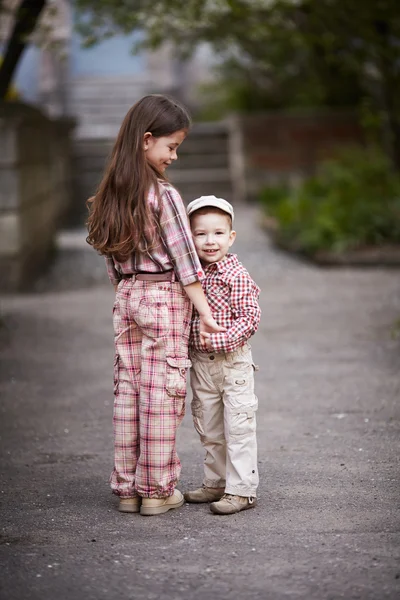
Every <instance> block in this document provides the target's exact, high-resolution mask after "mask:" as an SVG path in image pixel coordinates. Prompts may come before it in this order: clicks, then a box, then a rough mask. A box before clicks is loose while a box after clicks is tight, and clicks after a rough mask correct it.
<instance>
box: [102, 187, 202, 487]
mask: <svg viewBox="0 0 400 600" xmlns="http://www.w3.org/2000/svg"><path fill="white" fill-rule="evenodd" d="M160 187H161V191H160V195H161V207H160V208H159V214H160V225H161V228H160V229H161V238H160V243H159V245H158V246H156V247H153V249H152V251H151V255H140V256H132V257H131V259H129V260H128V261H126V262H125V263H118V262H116V261H115V260H113V259H112V258H107V259H106V262H107V268H108V273H109V277H110V280H111V282H112V283H113V284H114V285H116V284H118V288H117V294H116V299H115V303H114V308H113V324H114V336H115V338H114V339H115V363H114V396H115V399H114V419H113V421H114V450H115V453H114V470H113V472H112V474H111V488H112V490H113V492H114V493H115V494H117V495H119V496H121V497H124V498H132V497H135V496H137V495H139V496H142V497H144V498H163V497H167V496H171V495H172V494H173V493H174V489H175V486H176V484H177V481H178V478H179V475H180V470H181V465H180V461H179V458H178V455H177V453H176V432H177V429H178V427H179V425H180V423H181V421H182V419H183V416H184V414H185V398H186V375H187V370H188V367H189V366H190V360H189V358H188V343H189V330H190V322H191V316H192V304H191V302H190V300H189V298H188V296H187V294H186V292H185V290H184V289H183V285H189V284H190V283H193V282H195V281H198V280H199V278H200V276H201V275H202V271H201V265H200V262H199V260H198V257H197V254H196V251H195V248H194V244H193V240H192V237H191V232H190V227H189V223H188V220H187V216H186V211H185V207H184V205H183V202H182V200H181V198H180V196H179V194H178V193H177V192H176V190H175V189H174V188H173V187H172V186H169V185H162V186H160ZM149 202H151V203H154V204H156V203H157V196H156V194H154V193H151V194H150V196H149ZM178 280H179V281H178Z"/></svg>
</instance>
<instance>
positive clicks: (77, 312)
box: [0, 207, 400, 600]
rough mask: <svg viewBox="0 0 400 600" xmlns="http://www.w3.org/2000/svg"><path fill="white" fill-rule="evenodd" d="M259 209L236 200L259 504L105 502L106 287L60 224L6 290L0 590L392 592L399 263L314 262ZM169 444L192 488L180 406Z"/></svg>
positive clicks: (197, 469)
mask: <svg viewBox="0 0 400 600" xmlns="http://www.w3.org/2000/svg"><path fill="white" fill-rule="evenodd" d="M258 220H259V215H258V213H257V210H256V209H255V208H254V207H243V208H242V207H239V208H238V210H237V231H238V240H237V242H236V243H235V251H236V252H237V253H238V254H239V256H240V258H241V260H242V261H243V262H244V263H245V265H246V266H247V267H248V269H249V270H250V272H251V273H252V275H253V277H254V278H255V279H256V281H257V282H258V283H259V285H260V286H261V288H262V297H261V306H262V310H263V319H262V324H261V326H260V330H259V332H258V333H257V335H256V336H255V338H254V340H253V342H252V346H253V351H254V357H255V359H256V362H257V363H258V364H259V365H260V371H259V372H258V374H257V381H256V385H257V393H258V396H259V403H260V408H259V412H258V438H259V463H260V464H259V467H260V476H261V485H260V493H259V505H258V507H257V508H256V509H254V510H251V511H247V512H244V513H241V514H239V515H235V516H232V517H218V516H214V515H212V514H211V513H210V512H209V510H208V508H207V506H204V505H203V506H201V505H199V506H195V505H191V506H189V505H185V506H183V507H182V509H180V510H179V511H172V512H171V513H168V514H166V515H163V516H160V517H153V518H149V519H144V518H142V517H141V516H139V515H122V514H120V513H118V512H117V511H116V510H115V507H116V498H115V497H113V496H112V495H111V494H110V492H109V489H108V483H107V479H108V475H109V472H110V470H111V461H112V428H111V414H112V385H111V383H112V382H111V380H112V358H113V356H112V355H113V348H112V330H111V306H112V301H113V292H112V289H111V286H109V285H108V283H107V281H106V276H105V271H104V267H103V263H102V259H101V258H100V257H98V256H96V254H95V253H94V252H93V251H91V250H90V249H88V248H87V247H86V244H85V242H84V232H64V233H63V234H62V235H61V236H60V240H59V243H60V252H59V256H58V260H57V262H56V264H55V265H54V267H53V269H52V271H51V275H50V276H49V277H47V278H46V280H44V281H42V282H40V283H39V284H38V286H37V290H36V292H35V293H33V294H30V295H17V296H7V297H3V298H2V299H1V303H2V327H1V329H0V359H1V375H0V393H1V398H2V402H1V408H0V410H1V422H0V435H1V439H0V450H1V479H0V499H1V508H0V522H1V537H0V564H1V577H0V598H1V599H2V600H36V599H37V600H39V599H40V600H53V599H56V598H57V599H58V600H71V599H72V600H81V599H82V600H103V599H104V600H105V599H108V598H112V597H118V598H122V599H123V600H124V599H136V598H138V599H139V598H140V599H141V600H152V599H154V600H155V599H158V598H165V599H167V600H181V599H182V600H183V599H187V598H190V599H191V600H203V599H204V600H206V599H207V600H213V599H214V598H215V599H216V598H218V599H221V600H224V599H227V600H228V599H229V600H236V599H241V600H247V599H249V600H253V599H254V600H256V599H257V600H275V599H276V600H281V599H305V600H324V599H326V600H328V599H329V600H334V599H336V598H346V599H360V600H384V599H393V600H394V599H396V600H397V598H399V597H400V563H399V557H400V544H399V538H400V534H399V525H400V518H399V495H400V494H399V487H400V486H399V464H398V457H399V446H400V439H399V429H400V427H399V419H400V408H399V398H400V374H399V364H400V353H399V350H400V347H399V341H398V340H397V341H396V340H395V339H393V337H392V336H391V330H392V327H393V324H394V322H395V320H396V319H397V318H398V317H399V316H400V278H399V273H398V271H395V270H384V269H364V270H357V269H328V270H322V269H319V268H316V267H314V266H310V265H309V264H306V263H304V262H302V261H298V260H296V259H293V258H292V257H289V256H288V255H285V254H282V253H280V252H277V251H276V250H274V249H273V248H272V247H271V246H270V245H269V243H268V240H267V238H266V236H265V234H264V232H263V231H262V230H261V229H260V228H258V225H257V222H258ZM189 412H190V411H188V413H189ZM179 448H180V456H181V460H182V463H183V472H182V479H181V482H180V488H181V489H182V490H186V489H188V488H189V487H191V486H193V485H198V484H199V483H200V481H201V463H202V452H201V448H200V444H199V441H198V440H197V438H196V435H195V433H194V430H193V428H192V424H191V419H190V415H189V414H188V415H187V417H186V418H185V421H184V423H183V426H182V427H181V430H180V437H179Z"/></svg>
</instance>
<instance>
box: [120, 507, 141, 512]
mask: <svg viewBox="0 0 400 600" xmlns="http://www.w3.org/2000/svg"><path fill="white" fill-rule="evenodd" d="M118 510H119V512H122V513H138V512H140V506H133V507H130V506H118Z"/></svg>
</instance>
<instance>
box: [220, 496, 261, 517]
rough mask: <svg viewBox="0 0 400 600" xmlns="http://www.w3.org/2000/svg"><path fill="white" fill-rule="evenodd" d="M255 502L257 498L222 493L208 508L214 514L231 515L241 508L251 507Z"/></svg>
mask: <svg viewBox="0 0 400 600" xmlns="http://www.w3.org/2000/svg"><path fill="white" fill-rule="evenodd" d="M256 504H257V498H253V497H250V498H247V497H246V496H233V495H232V494H224V495H223V496H222V498H221V500H219V502H213V503H212V504H210V509H211V512H213V513H214V514H215V515H233V514H234V513H238V512H240V511H241V510H247V509H249V508H253V507H254V506H256Z"/></svg>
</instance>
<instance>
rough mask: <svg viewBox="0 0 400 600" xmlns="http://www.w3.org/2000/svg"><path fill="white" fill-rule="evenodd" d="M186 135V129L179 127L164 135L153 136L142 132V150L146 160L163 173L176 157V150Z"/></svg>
mask: <svg viewBox="0 0 400 600" xmlns="http://www.w3.org/2000/svg"><path fill="white" fill-rule="evenodd" d="M186 135H187V130H186V129H181V130H179V131H175V133H171V135H168V136H165V137H158V138H156V137H154V136H153V135H152V134H151V133H149V132H147V133H145V134H144V151H145V153H146V158H147V160H148V161H149V162H150V163H151V164H152V165H153V167H154V168H155V169H156V170H157V171H158V172H159V173H164V171H165V169H166V168H167V167H169V165H170V164H171V163H172V161H173V160H176V159H177V158H178V155H177V153H176V151H177V150H178V148H179V146H180V145H181V144H182V142H183V140H184V139H185V137H186Z"/></svg>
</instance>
